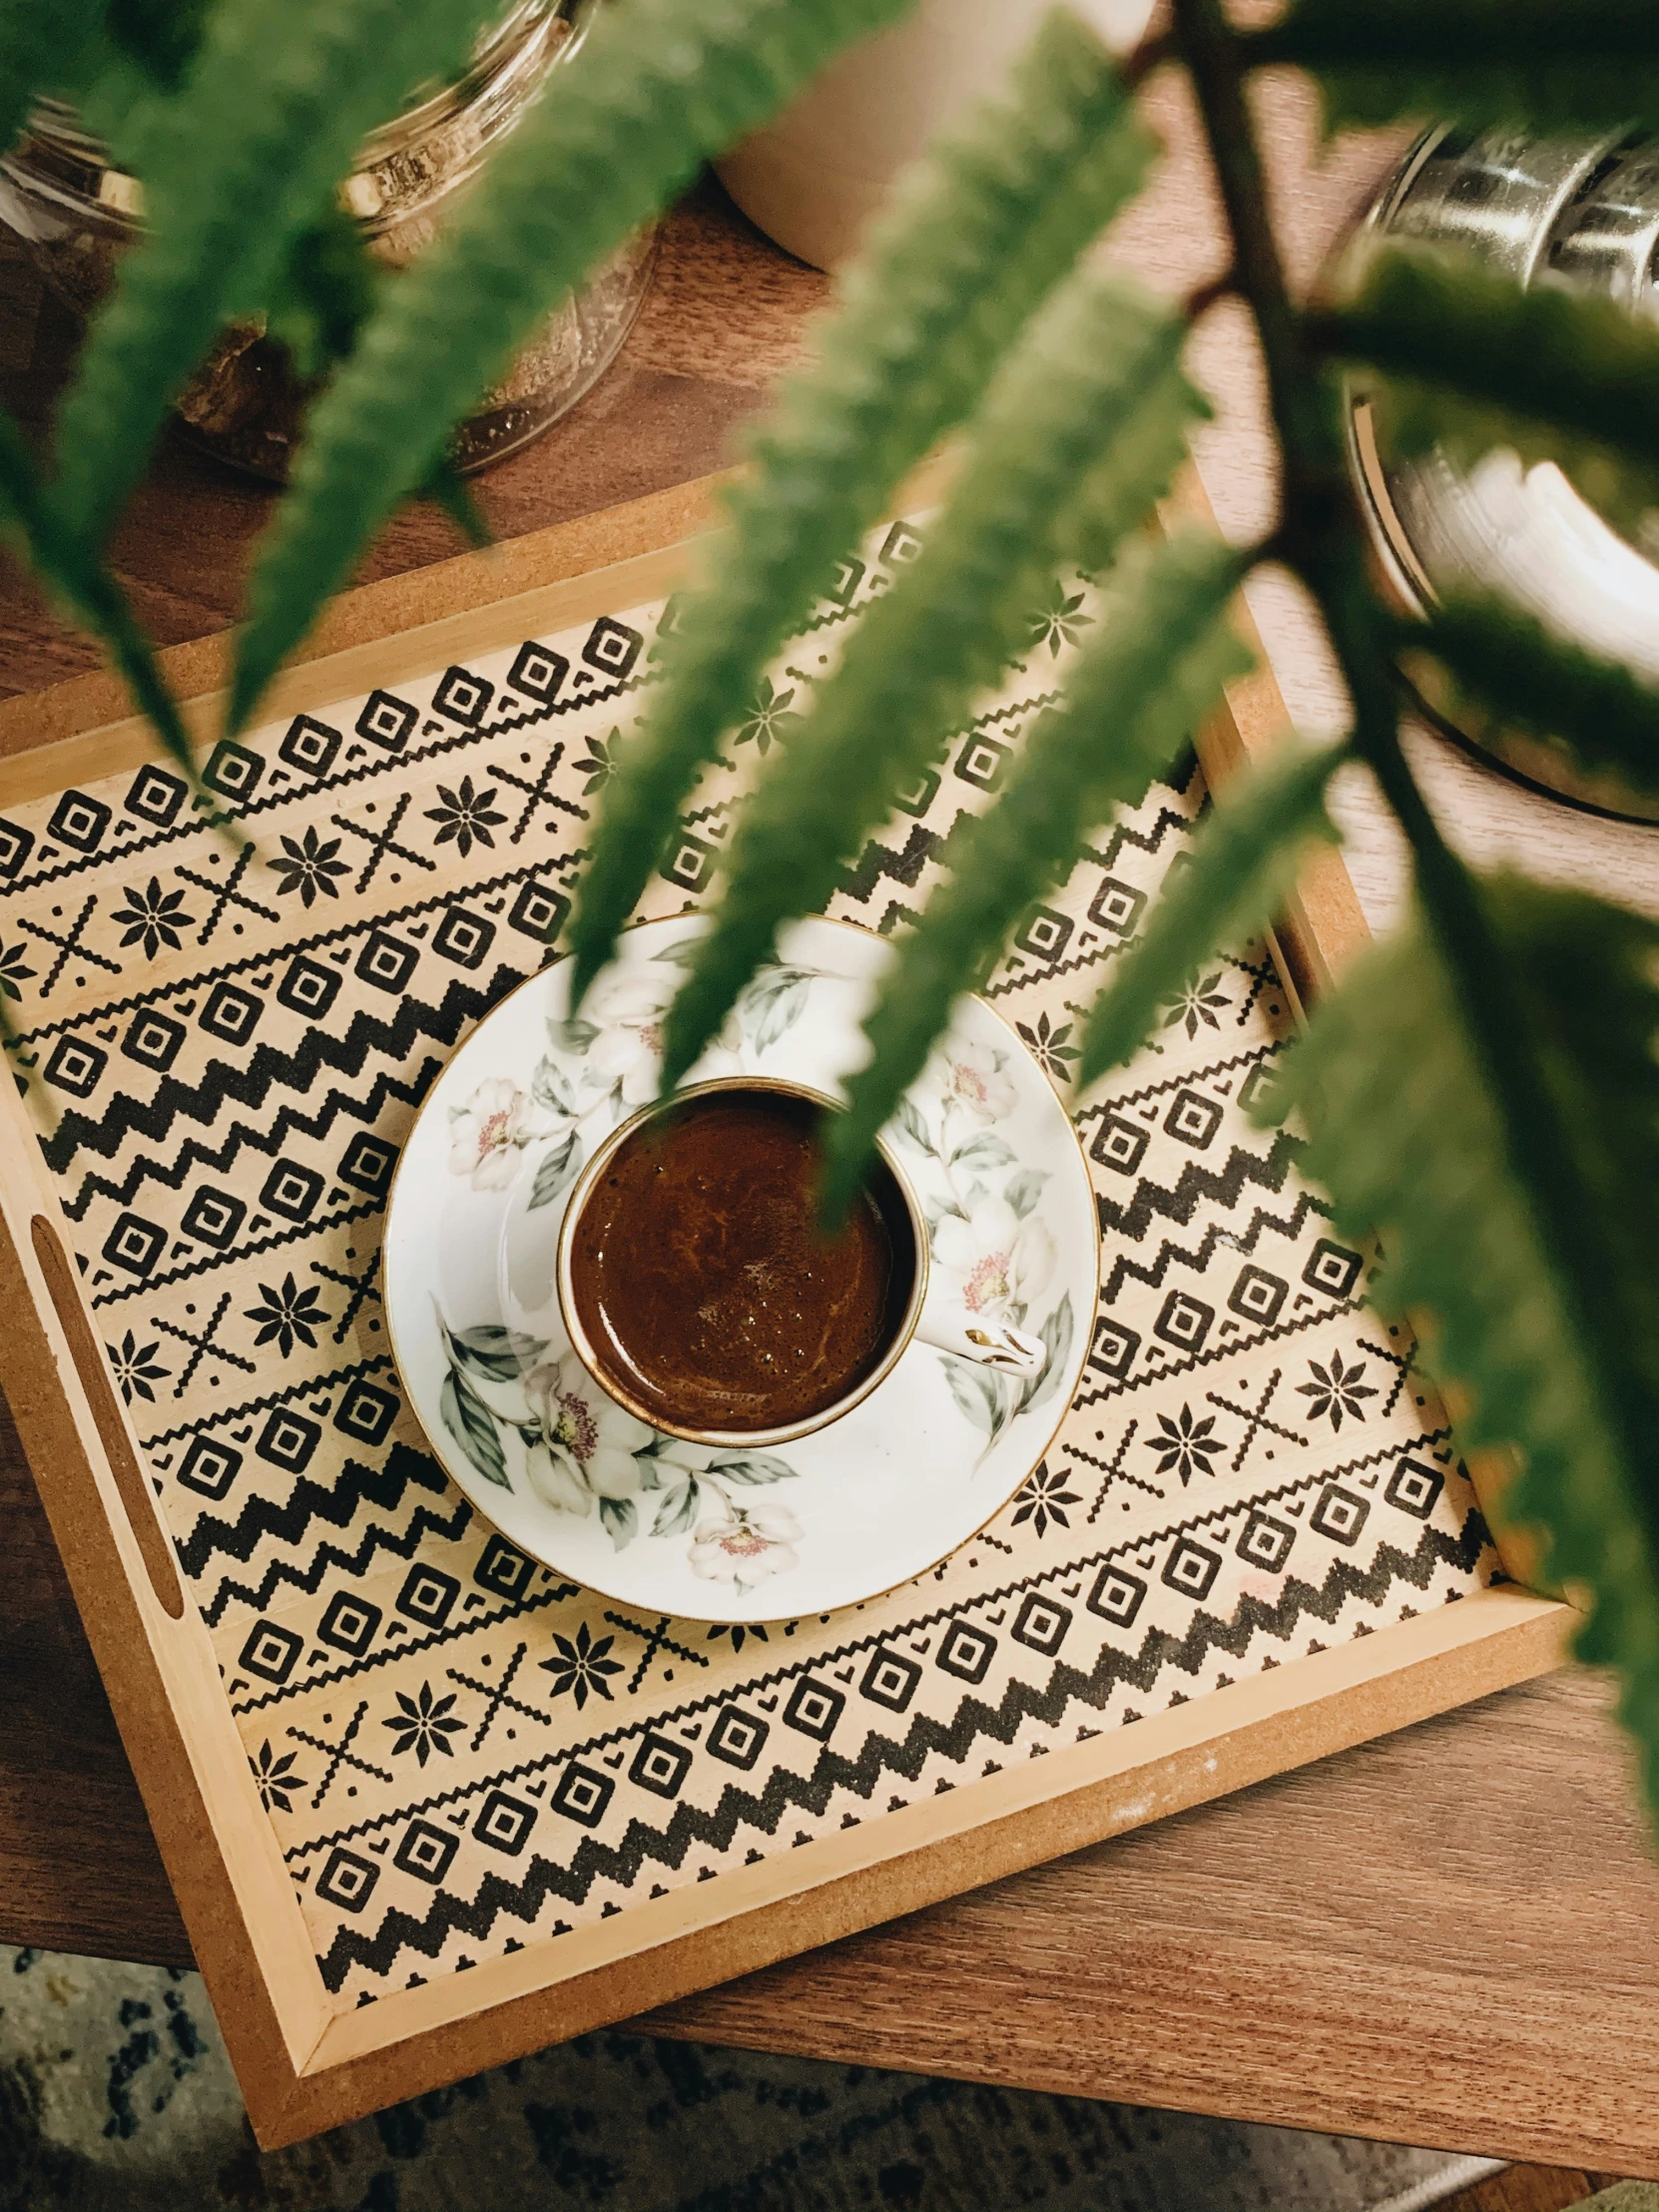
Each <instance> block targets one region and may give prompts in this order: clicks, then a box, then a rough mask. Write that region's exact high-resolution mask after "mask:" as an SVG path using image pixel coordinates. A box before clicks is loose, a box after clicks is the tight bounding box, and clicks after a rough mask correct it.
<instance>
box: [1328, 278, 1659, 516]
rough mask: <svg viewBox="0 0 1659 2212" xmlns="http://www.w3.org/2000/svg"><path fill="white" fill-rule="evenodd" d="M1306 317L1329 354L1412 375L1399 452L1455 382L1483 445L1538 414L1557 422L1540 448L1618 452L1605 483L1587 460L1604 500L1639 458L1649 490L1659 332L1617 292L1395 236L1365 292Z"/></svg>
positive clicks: (1468, 426)
mask: <svg viewBox="0 0 1659 2212" xmlns="http://www.w3.org/2000/svg"><path fill="white" fill-rule="evenodd" d="M1307 329H1308V334H1309V336H1310V337H1311V338H1312V339H1313V341H1314V342H1315V344H1317V345H1318V346H1319V347H1321V348H1322V349H1323V350H1324V351H1326V352H1327V353H1329V354H1331V355H1334V356H1336V357H1338V358H1342V359H1348V360H1359V361H1365V362H1369V363H1370V364H1371V365H1372V366H1373V367H1375V368H1379V369H1382V370H1383V372H1384V374H1385V375H1387V376H1388V377H1389V379H1390V384H1392V383H1393V382H1394V380H1395V379H1398V380H1399V383H1400V389H1401V391H1402V392H1403V394H1404V397H1403V398H1401V399H1400V400H1398V401H1397V402H1396V403H1397V404H1398V406H1399V414H1398V418H1397V419H1396V420H1395V422H1394V423H1393V425H1392V427H1391V436H1390V449H1391V450H1397V451H1401V452H1403V451H1406V450H1409V448H1410V447H1411V446H1412V445H1413V444H1416V445H1420V444H1423V443H1426V442H1427V441H1428V440H1429V439H1430V438H1434V437H1439V436H1441V435H1442V432H1443V429H1444V424H1442V422H1441V421H1440V420H1438V419H1437V418H1436V416H1435V413H1434V411H1433V410H1434V406H1435V404H1436V403H1437V401H1438V397H1439V394H1441V393H1449V394H1451V395H1453V397H1454V398H1455V399H1456V400H1458V401H1459V402H1461V403H1462V405H1461V407H1460V408H1459V409H1458V410H1456V411H1455V412H1454V413H1453V414H1452V415H1451V416H1450V417H1449V418H1448V419H1449V421H1450V425H1451V427H1452V429H1453V430H1454V431H1455V430H1456V429H1458V428H1459V426H1461V428H1462V430H1463V432H1464V438H1465V442H1466V444H1467V445H1468V446H1469V447H1471V448H1472V447H1474V446H1477V445H1481V444H1485V443H1491V442H1500V441H1501V442H1516V425H1517V424H1519V423H1530V424H1531V425H1532V426H1533V427H1534V434H1535V432H1536V426H1538V425H1545V426H1547V428H1548V430H1549V432H1550V433H1551V434H1550V435H1549V436H1548V437H1547V438H1543V439H1536V442H1534V443H1533V444H1532V445H1531V450H1532V451H1535V452H1544V453H1548V454H1550V455H1551V456H1552V457H1560V458H1561V459H1562V465H1563V466H1565V465H1567V458H1568V455H1567V453H1566V451H1565V449H1564V446H1563V440H1565V441H1567V442H1568V444H1570V445H1573V446H1576V447H1577V448H1578V449H1580V452H1581V455H1582V457H1583V458H1584V459H1585V460H1586V461H1588V460H1589V459H1590V457H1591V456H1593V455H1594V454H1596V453H1600V454H1602V455H1603V456H1610V457H1609V458H1607V459H1606V460H1605V461H1604V466H1603V470H1602V477H1603V480H1602V481H1600V482H1597V483H1594V484H1590V483H1585V481H1584V478H1583V477H1582V476H1581V475H1580V474H1579V472H1578V471H1577V470H1575V471H1574V474H1575V478H1576V479H1577V480H1578V481H1579V482H1580V483H1581V485H1582V486H1583V488H1584V489H1586V491H1588V492H1589V494H1590V496H1591V497H1592V498H1594V499H1596V500H1597V501H1598V503H1599V502H1602V501H1613V500H1616V499H1617V498H1618V497H1619V483H1618V476H1619V472H1620V470H1621V468H1625V467H1627V463H1628V461H1629V460H1634V461H1635V462H1636V463H1637V464H1638V465H1639V466H1640V468H1641V470H1642V471H1643V477H1642V484H1643V490H1644V496H1646V488H1647V486H1648V485H1649V484H1650V483H1651V482H1652V480H1653V479H1654V477H1655V476H1656V475H1659V330H1655V329H1654V328H1653V327H1652V325H1651V324H1648V323H1646V322H1642V321H1638V320H1637V318H1636V317H1635V316H1633V315H1631V314H1628V313H1626V311H1625V310H1624V309H1623V308H1621V307H1618V306H1616V305H1614V303H1613V302H1612V301H1611V300H1609V299H1594V298H1590V297H1587V296H1585V295H1583V294H1581V293H1574V292H1569V291H1568V290H1566V289H1565V288H1564V287H1563V286H1561V285H1542V286H1540V287H1538V288H1537V289H1536V290H1532V291H1522V290H1521V289H1520V288H1519V286H1517V285H1516V284H1514V283H1511V282H1509V281H1508V280H1507V279H1505V278H1504V277H1497V276H1494V275H1493V274H1492V273H1491V272H1490V271H1489V270H1486V269H1482V268H1481V267H1480V266H1479V265H1478V264H1477V263H1474V262H1472V261H1470V260H1468V259H1467V258H1466V257H1462V256H1456V255H1451V254H1441V253H1435V252H1432V251H1429V250H1427V249H1423V248H1389V249H1386V250H1383V251H1379V252H1376V253H1373V254H1370V255H1368V256H1367V257H1365V259H1364V262H1363V264H1362V265H1361V266H1360V269H1359V274H1358V282H1357V286H1356V289H1355V292H1354V295H1353V297H1352V298H1350V299H1347V300H1345V301H1343V302H1341V303H1339V304H1337V305H1335V306H1333V307H1331V308H1329V309H1327V310H1324V311H1321V312H1318V313H1315V314H1311V315H1310V316H1309V317H1308V318H1307ZM1425 387H1426V389H1427V391H1428V393H1429V407H1428V411H1427V413H1426V416H1421V415H1413V413H1412V411H1411V408H1410V405H1409V395H1410V393H1411V391H1412V390H1416V391H1421V390H1422V389H1423V388H1425ZM1521 443H1522V450H1523V453H1525V452H1526V450H1527V443H1526V441H1525V440H1524V438H1523V439H1522V441H1521Z"/></svg>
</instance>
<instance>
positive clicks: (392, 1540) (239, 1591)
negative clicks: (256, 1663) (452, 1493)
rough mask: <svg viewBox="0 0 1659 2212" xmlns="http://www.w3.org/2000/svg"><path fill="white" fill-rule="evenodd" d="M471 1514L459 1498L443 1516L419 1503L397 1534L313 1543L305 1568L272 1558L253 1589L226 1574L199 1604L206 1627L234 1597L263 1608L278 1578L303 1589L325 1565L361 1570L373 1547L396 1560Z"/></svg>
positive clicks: (462, 1524)
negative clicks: (344, 1544)
mask: <svg viewBox="0 0 1659 2212" xmlns="http://www.w3.org/2000/svg"><path fill="white" fill-rule="evenodd" d="M471 1518H472V1507H471V1506H470V1505H469V1504H468V1503H467V1502H466V1500H465V1498H462V1499H461V1500H460V1502H459V1503H458V1504H457V1505H456V1507H455V1510H454V1511H453V1512H452V1513H451V1514H450V1515H449V1517H448V1519H447V1520H445V1518H444V1517H443V1515H442V1514H441V1513H434V1512H432V1511H431V1510H430V1509H429V1508H428V1507H427V1506H424V1505H419V1506H416V1508H415V1510H414V1512H413V1513H412V1514H411V1515H410V1517H409V1525H408V1526H407V1528H405V1529H403V1530H402V1532H401V1533H399V1532H398V1531H397V1530H396V1529H392V1528H378V1527H374V1528H370V1529H369V1530H368V1531H367V1533H366V1534H365V1535H364V1537H363V1540H362V1542H361V1543H360V1544H359V1545H358V1546H357V1548H356V1550H355V1551H341V1550H340V1549H339V1547H338V1546H337V1545H335V1544H328V1543H324V1544H319V1545H318V1546H317V1551H316V1556H315V1558H314V1559H312V1561H311V1563H310V1565H309V1566H308V1567H292V1566H289V1565H288V1563H287V1561H286V1560H285V1559H277V1560H274V1561H273V1563H272V1564H271V1565H270V1566H269V1567H267V1569H266V1571H265V1574H264V1577H263V1578H262V1580H261V1582H260V1585H259V1588H258V1589H253V1590H251V1589H250V1588H249V1587H248V1585H247V1584H246V1583H245V1582H233V1581H232V1580H231V1579H230V1577H229V1576H227V1577H226V1579H225V1580H224V1581H223V1582H221V1584H220V1585H219V1588H218V1589H217V1590H216V1591H215V1592H214V1595H213V1599H212V1601H211V1603H209V1604H207V1605H204V1606H203V1608H202V1618H203V1619H204V1620H205V1621H206V1622H207V1624H208V1626H209V1627H210V1628H217V1627H218V1626H219V1624H220V1622H221V1620H222V1619H223V1618H224V1616H225V1612H226V1609H227V1608H228V1607H229V1606H230V1605H231V1604H232V1602H233V1601H234V1600H235V1599H237V1598H241V1599H242V1601H243V1602H244V1604H246V1605H247V1606H248V1607H249V1608H250V1609H251V1610H252V1611H253V1612H256V1613H263V1612H264V1611H265V1609H266V1607H267V1606H268V1605H269V1604H270V1603H271V1595H272V1592H273V1591H274V1590H276V1589H277V1588H279V1587H280V1586H281V1584H283V1583H284V1582H285V1583H288V1584H290V1585H291V1586H292V1587H293V1588H294V1589H296V1590H303V1591H305V1592H306V1593H307V1594H309V1593H311V1592H313V1591H315V1589H316V1588H317V1586H318V1584H319V1583H320V1582H321V1580H322V1577H323V1576H324V1575H325V1574H326V1573H327V1571H328V1569H329V1568H330V1567H343V1568H344V1570H345V1572H346V1573H347V1574H362V1573H363V1572H364V1571H365V1570H366V1569H367V1567H368V1566H369V1565H370V1563H371V1562H372V1561H373V1559H374V1557H375V1554H376V1553H377V1552H381V1551H389V1552H390V1553H391V1554H392V1556H393V1557H394V1558H397V1559H409V1558H412V1557H413V1556H414V1552H415V1548H416V1546H417V1545H418V1544H419V1542H420V1540H421V1538H422V1537H423V1536H443V1537H446V1538H448V1539H450V1540H451V1541H452V1540H453V1539H454V1538H455V1537H457V1536H460V1535H463V1534H464V1533H465V1532H466V1527H467V1523H468V1522H469V1521H470V1520H471Z"/></svg>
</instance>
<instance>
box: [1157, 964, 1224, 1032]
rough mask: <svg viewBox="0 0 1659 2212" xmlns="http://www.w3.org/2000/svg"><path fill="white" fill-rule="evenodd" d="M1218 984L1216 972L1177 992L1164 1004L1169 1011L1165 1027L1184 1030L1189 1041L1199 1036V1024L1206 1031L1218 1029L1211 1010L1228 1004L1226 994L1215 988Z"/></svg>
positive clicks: (1219, 973) (1217, 1023)
mask: <svg viewBox="0 0 1659 2212" xmlns="http://www.w3.org/2000/svg"><path fill="white" fill-rule="evenodd" d="M1220 981H1221V970H1220V969H1219V968H1218V969H1217V970H1216V972H1215V974H1214V975H1207V976H1205V978H1204V979H1203V981H1202V982H1198V981H1196V980H1195V981H1194V982H1191V983H1189V984H1188V985H1187V987H1186V989H1185V990H1182V991H1178V992H1177V993H1176V995H1175V997H1174V998H1173V999H1166V1000H1165V1001H1164V1003H1165V1005H1166V1006H1168V1007H1169V1008H1170V1009H1171V1010H1170V1012H1169V1013H1167V1014H1166V1015H1165V1016H1164V1027H1165V1028H1166V1029H1175V1028H1185V1030H1186V1032H1187V1034H1188V1036H1189V1037H1196V1036H1197V1035H1198V1032H1199V1026H1200V1024H1202V1025H1203V1026H1204V1027H1205V1028H1208V1029H1219V1028H1220V1027H1221V1023H1220V1022H1219V1021H1218V1020H1217V1019H1216V1016H1215V1012H1214V1009H1215V1008H1216V1007H1218V1006H1226V1005H1227V1004H1229V1003H1230V1002H1229V1000H1228V997H1227V994H1226V992H1225V991H1221V990H1218V989H1217V988H1216V986H1217V984H1219V983H1220Z"/></svg>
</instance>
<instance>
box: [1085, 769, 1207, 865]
mask: <svg viewBox="0 0 1659 2212" xmlns="http://www.w3.org/2000/svg"><path fill="white" fill-rule="evenodd" d="M1170 782H1171V783H1172V784H1173V783H1174V782H1175V778H1174V775H1173V774H1172V775H1171V777H1170ZM1178 788H1179V787H1178ZM1197 827H1198V825H1197V823H1196V822H1194V821H1193V819H1192V818H1191V816H1189V815H1178V814H1177V813H1176V812H1175V811H1174V809H1173V808H1170V807H1160V808H1159V810H1158V819H1157V821H1156V822H1155V823H1154V824H1153V825H1152V828H1151V829H1150V830H1137V829H1136V827H1135V825H1134V824H1133V823H1132V822H1118V823H1114V824H1113V826H1112V834H1111V835H1110V836H1109V837H1108V838H1107V840H1106V849H1105V851H1104V852H1097V851H1096V850H1095V848H1094V846H1093V845H1092V844H1086V845H1084V847H1083V851H1082V857H1083V858H1084V859H1085V860H1093V861H1094V862H1095V864H1096V865H1097V866H1098V867H1103V868H1104V869H1105V870H1106V872H1107V874H1108V875H1110V873H1111V872H1112V869H1113V867H1114V866H1115V865H1116V864H1117V856H1118V854H1119V853H1120V852H1121V851H1122V850H1123V848H1124V846H1125V845H1126V844H1132V845H1136V846H1138V847H1139V849H1140V850H1141V851H1142V852H1156V851H1158V849H1159V847H1160V846H1161V845H1162V844H1163V841H1164V832H1165V830H1196V829H1197Z"/></svg>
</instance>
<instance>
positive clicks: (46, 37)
mask: <svg viewBox="0 0 1659 2212" xmlns="http://www.w3.org/2000/svg"><path fill="white" fill-rule="evenodd" d="M103 15H104V10H103V7H102V5H101V4H100V0H0V154H3V153H5V152H6V151H7V150H8V149H9V147H10V146H11V143H12V141H13V140H14V139H15V138H16V137H17V134H18V133H19V131H21V130H22V128H23V125H24V123H25V122H26V121H27V119H28V114H29V109H30V107H31V105H32V104H33V102H34V99H35V96H36V95H37V94H38V93H42V92H55V91H57V90H59V89H60V87H61V86H62V84H63V81H64V79H65V78H66V77H68V76H70V75H71V74H72V73H73V72H74V70H75V68H76V66H77V63H78V62H80V60H81V58H82V56H83V55H84V54H85V53H86V51H87V49H88V48H89V46H91V45H92V44H93V43H94V41H95V39H96V34H97V32H98V30H99V27H100V24H101V22H102V20H103Z"/></svg>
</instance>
